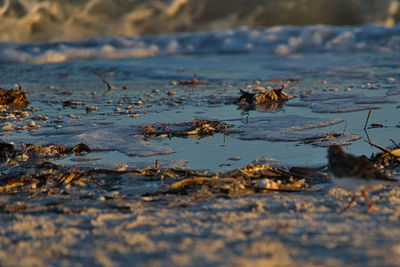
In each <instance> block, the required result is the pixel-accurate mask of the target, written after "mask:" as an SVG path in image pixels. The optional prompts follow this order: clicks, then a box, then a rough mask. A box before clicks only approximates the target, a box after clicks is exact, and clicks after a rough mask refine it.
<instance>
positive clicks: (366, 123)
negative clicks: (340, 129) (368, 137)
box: [364, 109, 372, 130]
mask: <svg viewBox="0 0 400 267" xmlns="http://www.w3.org/2000/svg"><path fill="white" fill-rule="evenodd" d="M371 111H372V109H370V110H369V112H368V117H367V120H366V121H365V126H364V130H365V129H367V126H368V121H369V116H371Z"/></svg>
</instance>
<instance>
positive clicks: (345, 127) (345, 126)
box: [342, 121, 347, 134]
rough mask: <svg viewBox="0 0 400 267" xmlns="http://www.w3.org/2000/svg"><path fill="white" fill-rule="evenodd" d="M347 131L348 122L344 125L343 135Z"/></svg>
mask: <svg viewBox="0 0 400 267" xmlns="http://www.w3.org/2000/svg"><path fill="white" fill-rule="evenodd" d="M346 129H347V121H346V124H345V125H344V129H343V131H342V134H344V132H345V131H346Z"/></svg>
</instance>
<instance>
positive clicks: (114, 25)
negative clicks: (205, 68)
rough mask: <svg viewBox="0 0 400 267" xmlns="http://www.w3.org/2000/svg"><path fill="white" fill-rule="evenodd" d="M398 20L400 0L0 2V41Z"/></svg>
mask: <svg viewBox="0 0 400 267" xmlns="http://www.w3.org/2000/svg"><path fill="white" fill-rule="evenodd" d="M399 21H400V0H113V1H110V0H0V42H31V41H61V40H68V41H75V40H83V39H88V38H91V37H96V36H105V35H111V36H133V35H139V36H142V35H148V34H163V33H173V32H193V31H210V30H217V29H232V28H237V27H241V26H248V27H256V26H272V25H310V24H330V25H360V24H365V23H378V24H381V25H384V26H387V27H392V26H394V25H395V24H396V23H398V22H399Z"/></svg>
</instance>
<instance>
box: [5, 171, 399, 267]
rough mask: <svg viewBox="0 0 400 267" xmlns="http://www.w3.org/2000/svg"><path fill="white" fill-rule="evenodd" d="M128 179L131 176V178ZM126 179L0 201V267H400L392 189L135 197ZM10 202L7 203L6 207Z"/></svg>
mask: <svg viewBox="0 0 400 267" xmlns="http://www.w3.org/2000/svg"><path fill="white" fill-rule="evenodd" d="M136 178H137V177H136ZM136 178H135V177H132V176H125V177H124V178H123V179H122V180H120V181H119V182H118V183H117V184H115V185H113V186H112V187H111V188H109V189H108V190H105V189H104V188H99V187H96V186H93V187H92V188H87V187H85V188H84V189H83V188H81V187H79V186H67V187H66V188H65V189H63V190H59V191H58V192H57V190H55V191H54V192H50V191H47V192H44V191H43V190H42V191H41V192H38V193H36V194H31V193H30V194H27V193H17V194H4V193H2V194H1V195H0V211H1V213H0V218H1V219H0V220H1V228H0V236H1V237H0V265H1V266H55V265H57V266H127V265H131V266H132V265H134V266H295V265H297V266H298V265H305V266H321V265H323V266H399V262H400V228H399V218H400V186H393V187H389V188H388V187H382V188H380V189H378V190H375V191H373V192H371V193H370V197H371V200H372V201H374V202H375V204H376V207H377V208H376V210H375V211H374V212H373V213H371V214H366V213H365V210H366V209H367V207H366V205H364V204H363V199H362V198H360V199H359V202H358V203H359V204H358V205H356V206H354V207H352V208H351V209H350V210H349V211H347V212H345V213H340V212H338V211H339V210H340V209H341V208H343V207H344V205H345V204H346V202H347V201H348V200H349V199H350V197H351V194H350V193H349V192H347V191H344V190H342V189H339V188H336V187H334V186H333V185H331V184H330V183H324V184H320V185H318V186H317V187H314V188H312V189H310V190H307V191H301V192H273V193H259V194H251V195H238V196H234V197H232V198H229V197H226V196H225V197H218V196H211V197H208V198H206V199H203V200H201V198H199V197H196V196H194V195H183V196H182V195H168V194H167V195H158V196H153V197H140V196H138V195H139V194H140V193H143V192H144V191H146V190H150V191H151V190H153V189H152V188H151V187H152V186H153V187H154V184H153V185H151V184H152V183H151V182H149V183H148V185H149V187H148V188H147V189H143V188H146V184H144V186H143V184H142V186H141V189H138V187H135V186H132V185H134V184H135V183H136V182H135V181H137V180H135V179H136ZM11 203H12V204H11Z"/></svg>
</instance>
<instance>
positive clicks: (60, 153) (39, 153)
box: [0, 141, 91, 164]
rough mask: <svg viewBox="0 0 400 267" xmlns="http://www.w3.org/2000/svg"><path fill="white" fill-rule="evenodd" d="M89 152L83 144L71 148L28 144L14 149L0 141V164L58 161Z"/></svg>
mask: <svg viewBox="0 0 400 267" xmlns="http://www.w3.org/2000/svg"><path fill="white" fill-rule="evenodd" d="M90 152H91V150H90V148H89V147H88V146H87V145H85V144H83V143H79V144H77V145H75V146H74V147H72V148H71V147H66V146H63V145H56V144H44V145H34V144H30V143H27V144H22V145H21V146H20V147H18V148H15V146H14V145H13V144H8V143H5V142H3V141H0V162H12V163H13V164H16V162H26V161H45V160H49V159H60V158H65V157H66V156H67V155H69V154H75V156H82V155H86V154H87V153H90Z"/></svg>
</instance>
